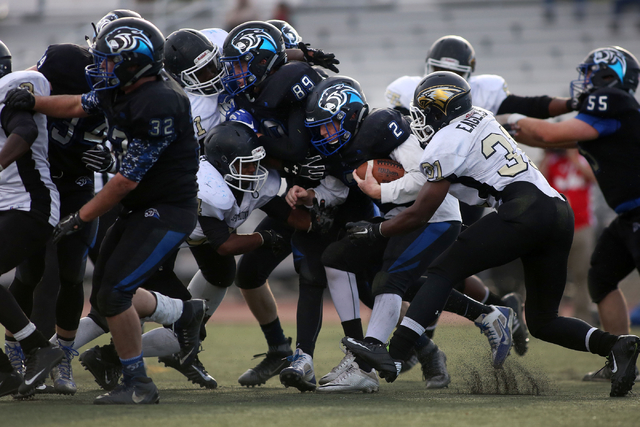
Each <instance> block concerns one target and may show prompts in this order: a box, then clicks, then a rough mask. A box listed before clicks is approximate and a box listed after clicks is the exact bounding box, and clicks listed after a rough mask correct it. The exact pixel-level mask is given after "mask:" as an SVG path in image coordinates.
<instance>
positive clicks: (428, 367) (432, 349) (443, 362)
mask: <svg viewBox="0 0 640 427" xmlns="http://www.w3.org/2000/svg"><path fill="white" fill-rule="evenodd" d="M417 355H418V360H419V361H420V364H421V365H422V378H423V379H424V380H425V383H426V386H427V388H429V389H436V388H446V387H447V386H448V385H449V383H450V382H451V377H450V376H449V372H447V355H446V354H444V352H443V351H442V350H440V349H439V348H438V346H437V345H436V343H434V342H433V341H430V342H429V344H427V345H426V346H424V347H422V348H420V349H418V350H417Z"/></svg>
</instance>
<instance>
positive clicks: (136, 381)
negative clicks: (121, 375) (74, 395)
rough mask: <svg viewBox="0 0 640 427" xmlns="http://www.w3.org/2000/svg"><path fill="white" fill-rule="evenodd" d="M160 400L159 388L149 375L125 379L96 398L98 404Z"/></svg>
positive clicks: (147, 402)
mask: <svg viewBox="0 0 640 427" xmlns="http://www.w3.org/2000/svg"><path fill="white" fill-rule="evenodd" d="M159 402H160V395H159V394H158V388H157V387H156V385H155V384H154V383H153V381H152V380H151V378H149V377H136V378H132V379H131V380H129V381H123V382H121V383H120V384H118V386H117V387H116V388H114V389H113V390H111V391H110V392H109V393H106V394H102V395H100V396H98V397H96V398H95V400H94V401H93V403H95V404H96V405H145V404H153V403H159Z"/></svg>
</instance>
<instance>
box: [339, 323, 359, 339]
mask: <svg viewBox="0 0 640 427" xmlns="http://www.w3.org/2000/svg"><path fill="white" fill-rule="evenodd" d="M342 330H343V332H344V336H345V337H351V338H353V339H356V340H361V339H363V338H364V332H363V331H362V319H360V318H358V319H353V320H347V321H346V322H342Z"/></svg>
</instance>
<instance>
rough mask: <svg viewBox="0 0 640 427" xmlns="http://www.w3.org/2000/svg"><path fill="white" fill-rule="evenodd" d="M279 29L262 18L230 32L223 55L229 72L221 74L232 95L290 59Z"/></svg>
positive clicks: (260, 79)
mask: <svg viewBox="0 0 640 427" xmlns="http://www.w3.org/2000/svg"><path fill="white" fill-rule="evenodd" d="M284 49H285V48H284V40H283V38H282V33H281V32H280V30H279V29H277V28H276V27H274V26H273V25H271V24H268V23H266V22H261V21H250V22H245V23H244V24H241V25H238V26H237V27H235V28H234V29H233V30H231V32H230V33H229V34H228V35H227V38H226V39H225V40H224V45H223V47H222V58H220V60H221V61H222V62H223V63H224V65H225V67H226V69H227V75H226V76H225V77H223V78H222V81H223V83H224V86H225V88H226V89H227V92H228V93H229V94H231V95H235V94H238V93H240V92H243V91H245V90H246V89H248V88H249V87H251V86H253V85H257V84H259V83H260V82H262V81H263V80H264V79H265V78H266V77H267V76H268V75H269V73H270V72H271V71H272V70H273V69H275V68H277V67H279V66H280V65H282V64H284V63H285V62H286V61H287V54H286V53H285V51H284Z"/></svg>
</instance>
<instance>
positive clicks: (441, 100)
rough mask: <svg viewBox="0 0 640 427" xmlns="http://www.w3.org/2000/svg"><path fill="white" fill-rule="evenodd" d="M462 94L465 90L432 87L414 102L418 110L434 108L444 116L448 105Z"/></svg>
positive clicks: (455, 87)
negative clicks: (416, 102)
mask: <svg viewBox="0 0 640 427" xmlns="http://www.w3.org/2000/svg"><path fill="white" fill-rule="evenodd" d="M464 94H465V90H464V89H463V88H460V87H457V86H444V85H442V86H433V87H430V88H427V89H425V90H423V91H422V92H420V93H419V94H418V95H417V96H416V100H417V101H418V106H419V107H420V109H422V110H428V109H430V108H431V107H436V108H437V109H438V110H440V111H442V113H443V114H444V115H445V116H446V115H447V106H448V105H449V103H450V102H451V101H453V100H454V99H456V98H457V97H458V96H460V95H464Z"/></svg>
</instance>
